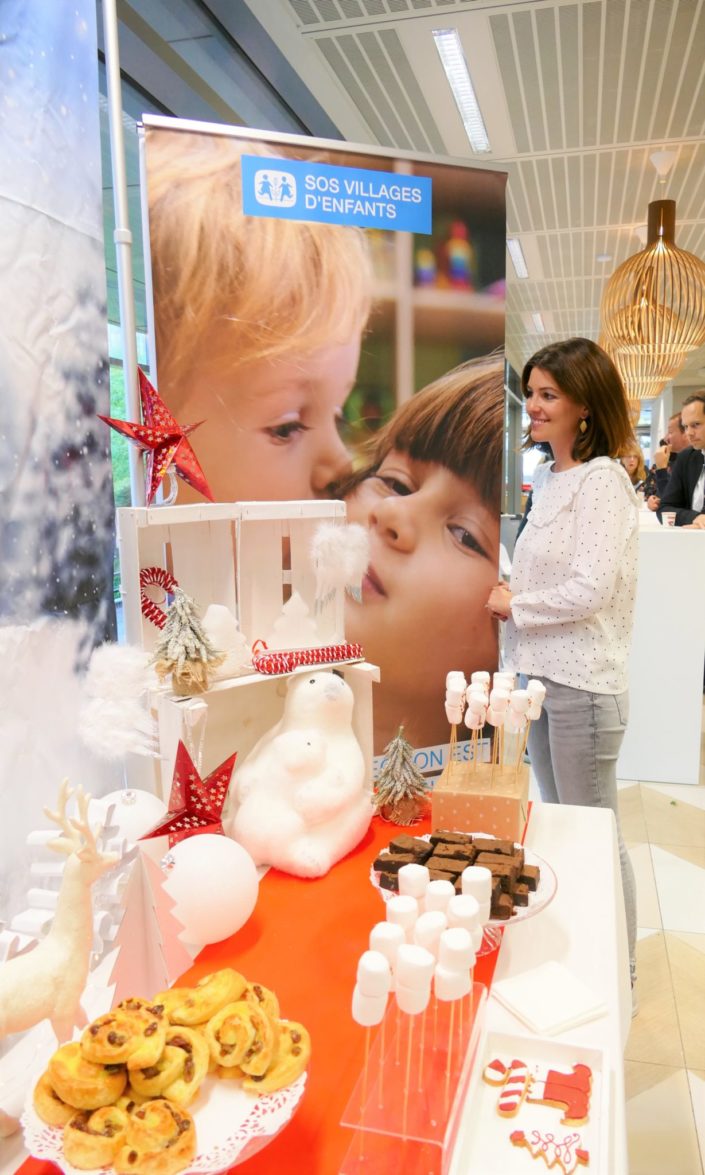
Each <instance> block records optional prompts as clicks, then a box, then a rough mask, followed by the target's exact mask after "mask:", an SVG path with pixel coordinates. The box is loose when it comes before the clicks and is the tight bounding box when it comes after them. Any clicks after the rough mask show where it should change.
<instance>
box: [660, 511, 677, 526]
mask: <svg viewBox="0 0 705 1175" xmlns="http://www.w3.org/2000/svg"><path fill="white" fill-rule="evenodd" d="M661 517H662V519H663V525H664V526H675V525H676V512H675V510H664V511H663V512H662V514H661Z"/></svg>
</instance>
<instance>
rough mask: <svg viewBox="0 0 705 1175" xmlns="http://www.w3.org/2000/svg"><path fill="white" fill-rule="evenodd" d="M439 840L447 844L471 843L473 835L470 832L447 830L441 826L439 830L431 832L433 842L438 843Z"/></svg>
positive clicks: (433, 843)
mask: <svg viewBox="0 0 705 1175" xmlns="http://www.w3.org/2000/svg"><path fill="white" fill-rule="evenodd" d="M439 841H442V842H443V844H447V845H471V844H472V836H471V834H470V833H469V832H446V830H445V829H443V828H441V829H439V830H438V832H432V833H431V844H432V845H435V844H438V843H439Z"/></svg>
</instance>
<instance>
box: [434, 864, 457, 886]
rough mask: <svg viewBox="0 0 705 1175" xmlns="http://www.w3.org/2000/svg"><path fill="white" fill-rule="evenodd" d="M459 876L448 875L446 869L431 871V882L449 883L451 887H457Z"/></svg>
mask: <svg viewBox="0 0 705 1175" xmlns="http://www.w3.org/2000/svg"><path fill="white" fill-rule="evenodd" d="M456 880H457V874H455V873H447V872H446V871H445V870H444V869H430V868H429V881H449V882H450V884H451V885H453V886H454V885H455V883H456Z"/></svg>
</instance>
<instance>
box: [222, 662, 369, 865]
mask: <svg viewBox="0 0 705 1175" xmlns="http://www.w3.org/2000/svg"><path fill="white" fill-rule="evenodd" d="M352 712H353V693H352V690H351V689H350V686H349V685H347V683H346V682H345V681H343V679H342V677H339V676H338V675H337V674H335V673H332V672H329V671H323V672H320V671H318V672H311V671H310V670H307V671H306V672H304V673H299V674H294V675H293V676H292V677H291V678H290V679H289V683H288V689H287V695H286V702H285V706H284V714H283V716H282V718H281V719H280V721H279V722H278V723H277V724H276V725H275V726H273V727H272V728H271V729H270V730H268V731H267V732H266V734H264V735H262V737H261V738H260V740H259V742H258V743H257V744H256V745H255V746H254V747H253V749H252V750H251V751H250V753H249V755H247V757H246V758H245V759H244V761H243V763H242V764H241V765H240V766H239V767H238V768H237V770H236V771H235V774H234V776H233V784H232V788H233V793H234V794H233V798H234V802H235V805H236V807H235V809H234V814H233V815H232V816H231V817H230V818H229V819H228V820H227V821H226V831H227V832H228V833H229V835H230V836H232V837H233V838H234V839H235V840H237V841H239V842H240V844H241V845H242V846H243V847H244V848H245V849H246V850H247V852H248V853H249V854H250V856H251V857H252V858H253V860H254V861H255V863H256V864H257V865H274V866H275V867H276V868H277V869H282V870H284V871H285V872H286V873H293V874H296V875H297V876H299V877H321V876H322V875H323V874H324V873H327V872H328V870H329V869H330V868H331V866H332V865H334V864H335V862H336V861H339V860H340V858H341V857H343V856H345V854H346V853H348V852H350V850H351V849H352V848H354V847H355V845H356V844H358V843H359V841H360V840H361V839H362V837H363V836H364V835H365V832H366V831H367V828H368V827H369V823H370V820H371V818H372V812H373V808H372V799H371V787H370V786H369V785H368V784H367V783H366V780H365V762H364V758H363V754H362V751H361V749H360V745H359V743H358V741H357V739H356V737H355V735H354V733H353V729H352Z"/></svg>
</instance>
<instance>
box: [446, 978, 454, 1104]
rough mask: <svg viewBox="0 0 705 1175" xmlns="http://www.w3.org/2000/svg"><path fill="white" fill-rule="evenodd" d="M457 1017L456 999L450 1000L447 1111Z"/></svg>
mask: <svg viewBox="0 0 705 1175" xmlns="http://www.w3.org/2000/svg"><path fill="white" fill-rule="evenodd" d="M454 1019H455V1000H451V1002H450V1025H449V1027H448V1055H447V1058H446V1089H445V1105H446V1111H447V1109H448V1090H449V1088H450V1063H451V1059H452V1056H453V1022H454Z"/></svg>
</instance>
